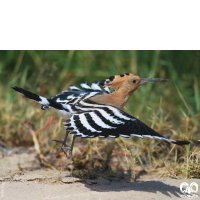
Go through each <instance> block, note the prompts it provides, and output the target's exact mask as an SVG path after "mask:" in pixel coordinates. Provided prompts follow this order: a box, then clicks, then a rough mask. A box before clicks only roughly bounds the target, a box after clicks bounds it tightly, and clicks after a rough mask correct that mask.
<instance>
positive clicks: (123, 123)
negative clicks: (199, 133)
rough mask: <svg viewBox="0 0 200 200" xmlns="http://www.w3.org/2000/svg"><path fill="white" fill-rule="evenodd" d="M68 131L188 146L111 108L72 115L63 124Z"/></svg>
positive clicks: (92, 109) (90, 135) (106, 107)
mask: <svg viewBox="0 0 200 200" xmlns="http://www.w3.org/2000/svg"><path fill="white" fill-rule="evenodd" d="M65 127H67V129H68V130H73V132H72V133H73V134H77V136H81V137H84V138H93V137H97V136H98V137H102V138H105V137H112V138H116V137H119V136H122V137H126V138H129V137H130V136H136V137H140V138H143V137H150V138H156V139H160V140H164V141H166V142H172V143H175V144H179V145H184V144H189V142H187V141H176V140H171V139H167V138H165V137H164V136H162V135H160V134H159V133H157V132H156V131H154V130H153V129H151V128H150V127H148V126H147V125H146V124H144V123H143V122H141V121H140V120H138V119H137V118H135V117H133V116H131V115H129V114H127V113H126V112H124V111H122V110H120V109H118V108H115V107H113V106H107V105H105V106H103V105H101V106H100V107H95V108H91V110H90V111H86V112H83V113H80V114H73V115H72V117H71V118H70V119H69V120H67V121H66V122H65Z"/></svg>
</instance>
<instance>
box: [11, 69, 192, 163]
mask: <svg viewBox="0 0 200 200" xmlns="http://www.w3.org/2000/svg"><path fill="white" fill-rule="evenodd" d="M168 81H169V80H167V79H161V78H140V77H139V76H137V75H133V74H130V73H126V74H121V75H117V76H111V77H109V78H108V79H105V80H103V81H100V82H99V81H95V82H94V83H92V85H91V87H90V86H89V85H88V84H87V82H84V83H81V87H82V89H80V88H78V87H75V86H74V85H71V86H69V88H70V89H71V91H67V90H65V91H62V94H57V95H56V96H55V97H52V98H50V99H47V98H45V97H42V96H39V95H37V94H34V93H32V92H29V91H27V90H25V89H22V88H20V87H17V86H15V87H13V89H14V90H15V91H17V92H19V93H21V94H22V95H24V96H25V97H27V98H29V99H32V100H34V101H36V102H38V103H40V104H42V107H41V109H43V110H46V109H50V108H51V109H53V110H54V111H56V112H57V114H59V115H60V116H61V117H62V118H64V119H65V121H64V127H66V135H65V138H64V140H63V141H60V140H53V141H56V142H59V143H61V144H62V146H61V149H62V151H63V152H64V153H65V154H66V156H67V150H69V155H70V157H71V159H72V160H74V159H73V156H72V151H73V146H74V141H75V138H76V137H82V138H94V137H100V138H106V137H110V138H117V137H119V136H121V137H125V138H129V137H131V136H136V137H139V138H143V137H149V138H155V139H160V140H163V141H165V142H167V143H174V144H177V145H187V144H189V143H190V142H188V141H177V140H172V139H167V138H165V137H164V136H162V135H160V134H159V133H157V132H156V131H154V130H153V129H151V128H150V127H148V126H147V125H146V124H144V123H143V122H141V121H140V120H139V119H137V118H135V117H133V116H132V115H130V114H128V113H126V112H124V111H123V110H122V108H123V107H124V105H125V104H126V103H127V101H128V99H129V97H130V96H131V95H132V94H133V93H134V92H135V91H136V90H137V89H138V88H139V87H140V86H141V85H143V84H145V83H147V82H168ZM100 86H102V87H104V91H103V90H102V89H101V87H100ZM109 88H111V89H112V88H118V89H117V90H115V91H114V92H110V89H109ZM69 133H71V134H73V140H72V144H71V147H67V146H66V140H67V137H68V134H69Z"/></svg>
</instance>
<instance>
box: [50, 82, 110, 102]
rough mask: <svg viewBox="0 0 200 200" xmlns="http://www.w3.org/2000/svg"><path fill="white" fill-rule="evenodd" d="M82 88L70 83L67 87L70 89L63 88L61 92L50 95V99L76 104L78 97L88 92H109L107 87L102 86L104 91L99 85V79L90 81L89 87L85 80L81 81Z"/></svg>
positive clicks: (80, 97)
mask: <svg viewBox="0 0 200 200" xmlns="http://www.w3.org/2000/svg"><path fill="white" fill-rule="evenodd" d="M81 87H82V89H80V88H78V87H76V86H74V85H70V86H69V88H70V89H71V90H72V91H68V90H63V91H62V93H63V94H57V95H56V96H55V97H52V98H51V99H52V100H53V101H55V102H57V103H64V104H76V103H77V102H78V101H79V100H80V99H82V96H83V95H84V94H89V93H94V92H96V93H99V94H102V95H103V94H106V93H107V94H108V93H110V90H109V88H104V90H105V91H103V90H102V89H101V87H100V86H99V81H95V82H93V83H92V85H91V87H90V86H89V85H88V84H87V82H83V83H81Z"/></svg>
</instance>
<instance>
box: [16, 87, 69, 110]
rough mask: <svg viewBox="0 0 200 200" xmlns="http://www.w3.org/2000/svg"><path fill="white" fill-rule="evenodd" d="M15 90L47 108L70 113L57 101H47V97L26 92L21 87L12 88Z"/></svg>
mask: <svg viewBox="0 0 200 200" xmlns="http://www.w3.org/2000/svg"><path fill="white" fill-rule="evenodd" d="M12 89H13V90H15V91H17V92H19V93H20V94H22V95H23V96H25V97H27V98H29V99H32V100H34V101H36V102H38V103H40V104H42V105H45V106H50V107H53V108H55V109H58V110H66V111H68V112H69V110H68V109H67V108H63V106H62V104H61V103H57V102H55V101H53V100H52V99H47V98H45V97H42V96H39V95H37V94H34V93H32V92H30V91H28V90H25V89H23V88H20V87H17V86H15V87H12Z"/></svg>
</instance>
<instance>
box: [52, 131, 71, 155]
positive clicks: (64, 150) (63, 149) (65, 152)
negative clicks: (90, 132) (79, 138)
mask: <svg viewBox="0 0 200 200" xmlns="http://www.w3.org/2000/svg"><path fill="white" fill-rule="evenodd" d="M69 133H70V131H68V130H66V134H65V138H64V140H63V141H61V140H52V141H55V142H59V143H61V144H62V146H60V147H61V149H62V151H63V152H64V154H65V155H66V156H67V151H66V149H70V147H66V146H65V144H66V141H67V136H68V134H69Z"/></svg>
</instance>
